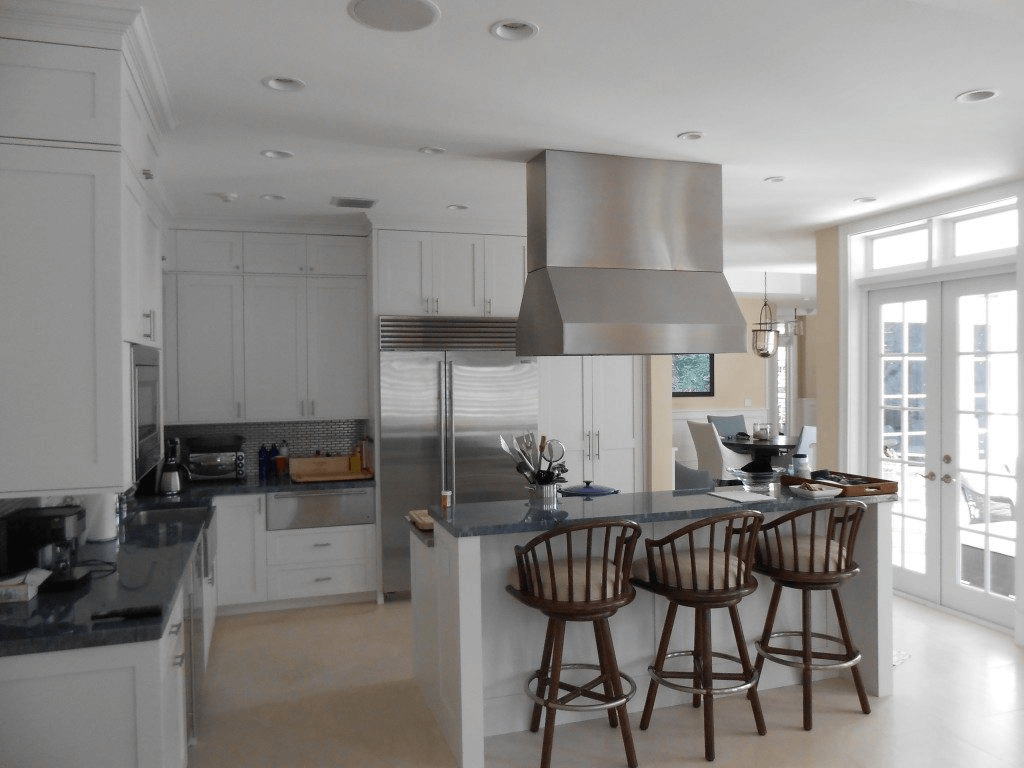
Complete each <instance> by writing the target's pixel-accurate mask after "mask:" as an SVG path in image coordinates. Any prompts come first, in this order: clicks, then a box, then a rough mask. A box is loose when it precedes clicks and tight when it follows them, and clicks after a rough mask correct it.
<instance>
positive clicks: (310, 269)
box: [307, 265, 316, 272]
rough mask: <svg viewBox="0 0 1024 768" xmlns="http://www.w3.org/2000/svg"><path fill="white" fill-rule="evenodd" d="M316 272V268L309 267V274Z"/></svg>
mask: <svg viewBox="0 0 1024 768" xmlns="http://www.w3.org/2000/svg"><path fill="white" fill-rule="evenodd" d="M315 270H316V267H314V266H312V265H310V267H309V269H308V270H307V271H309V272H313V271H315Z"/></svg>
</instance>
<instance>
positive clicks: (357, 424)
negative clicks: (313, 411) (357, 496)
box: [164, 419, 367, 475]
mask: <svg viewBox="0 0 1024 768" xmlns="http://www.w3.org/2000/svg"><path fill="white" fill-rule="evenodd" d="M366 426H367V423H366V419H339V420H334V421H257V422H249V423H242V424H238V423H230V424H168V425H167V426H165V427H164V437H165V438H171V437H180V438H182V444H183V445H184V442H185V439H186V438H189V437H205V438H211V437H230V436H233V435H240V436H241V437H242V438H244V440H245V442H244V444H243V445H242V450H243V451H245V465H246V468H247V470H248V473H249V474H250V475H255V474H256V472H257V468H258V467H259V450H260V446H261V445H266V446H267V447H268V448H269V447H270V445H271V444H272V443H277V444H278V446H280V445H281V442H282V441H283V440H287V441H288V452H289V454H290V455H291V456H312V455H314V454H315V453H316V452H317V451H320V453H321V454H323V455H327V454H331V455H332V456H347V455H348V454H350V453H352V452H353V451H354V450H355V449H356V446H357V445H359V441H360V440H362V439H363V435H364V434H366Z"/></svg>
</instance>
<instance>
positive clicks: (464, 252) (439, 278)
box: [432, 233, 484, 315]
mask: <svg viewBox="0 0 1024 768" xmlns="http://www.w3.org/2000/svg"><path fill="white" fill-rule="evenodd" d="M433 245H434V248H433V254H434V262H433V281H432V282H433V287H434V297H435V298H436V299H437V303H436V305H435V307H436V314H439V315H483V314H484V238H483V236H482V235H461V234H442V233H435V234H434V237H433Z"/></svg>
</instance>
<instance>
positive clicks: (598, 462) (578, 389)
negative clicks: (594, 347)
mask: <svg viewBox="0 0 1024 768" xmlns="http://www.w3.org/2000/svg"><path fill="white" fill-rule="evenodd" d="M538 368H539V374H540V430H541V431H542V432H544V433H545V434H546V435H548V436H549V437H556V438H558V439H559V440H561V441H562V443H564V445H565V464H566V467H567V468H568V470H569V471H568V474H567V475H566V479H567V481H568V483H569V484H572V485H575V484H578V483H582V482H583V481H585V480H592V481H594V482H595V483H596V484H598V485H607V486H611V487H613V488H618V489H619V490H620V491H622V492H623V493H629V492H632V491H636V490H643V488H644V481H643V456H642V441H641V435H642V425H643V395H642V393H643V387H642V376H643V358H641V357H634V356H628V355H626V356H622V355H618V356H594V357H580V356H575V355H567V356H564V357H541V358H539V360H538Z"/></svg>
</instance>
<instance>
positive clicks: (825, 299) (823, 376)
mask: <svg viewBox="0 0 1024 768" xmlns="http://www.w3.org/2000/svg"><path fill="white" fill-rule="evenodd" d="M815 240H816V243H815V245H816V250H817V255H818V293H817V297H818V301H817V303H818V313H817V314H816V315H811V316H810V317H808V318H807V336H806V343H807V347H806V349H807V354H806V367H805V368H804V371H803V373H804V376H803V382H802V383H803V387H804V393H803V396H804V397H813V398H817V411H818V454H817V464H818V466H819V467H832V468H840V469H841V467H839V438H840V434H841V432H840V427H841V425H840V419H839V407H840V403H839V367H840V366H839V322H840V318H839V312H840V308H839V230H838V229H837V228H835V227H833V228H831V229H824V230H822V231H820V232H818V233H817V235H816V236H815Z"/></svg>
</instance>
